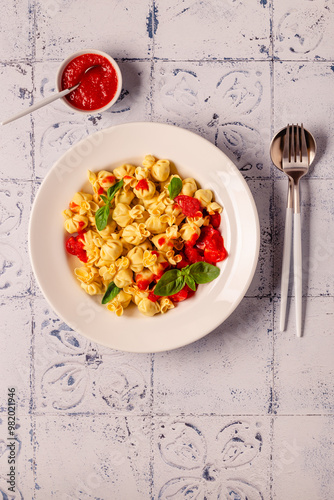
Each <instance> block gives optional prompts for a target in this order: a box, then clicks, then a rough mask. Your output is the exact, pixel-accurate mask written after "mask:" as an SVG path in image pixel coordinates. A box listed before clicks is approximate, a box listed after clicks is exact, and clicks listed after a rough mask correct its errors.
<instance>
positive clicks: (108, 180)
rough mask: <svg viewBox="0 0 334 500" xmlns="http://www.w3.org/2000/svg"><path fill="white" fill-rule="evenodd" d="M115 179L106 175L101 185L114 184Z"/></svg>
mask: <svg viewBox="0 0 334 500" xmlns="http://www.w3.org/2000/svg"><path fill="white" fill-rule="evenodd" d="M115 180H116V177H115V176H114V175H106V176H105V177H104V178H103V179H102V181H101V184H115Z"/></svg>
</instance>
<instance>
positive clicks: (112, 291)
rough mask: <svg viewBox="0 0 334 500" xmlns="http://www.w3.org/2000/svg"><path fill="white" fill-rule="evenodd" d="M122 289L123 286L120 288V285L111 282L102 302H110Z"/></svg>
mask: <svg viewBox="0 0 334 500" xmlns="http://www.w3.org/2000/svg"><path fill="white" fill-rule="evenodd" d="M120 291H121V288H118V286H116V285H115V283H114V282H113V281H112V282H111V283H109V285H108V288H107V291H106V293H105V294H104V295H103V298H102V304H108V302H110V301H111V300H112V299H114V298H115V297H116V295H118V294H119V292H120Z"/></svg>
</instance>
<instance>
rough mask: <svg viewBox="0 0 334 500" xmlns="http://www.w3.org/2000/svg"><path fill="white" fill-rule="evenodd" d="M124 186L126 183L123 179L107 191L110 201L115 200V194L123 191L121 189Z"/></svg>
mask: <svg viewBox="0 0 334 500" xmlns="http://www.w3.org/2000/svg"><path fill="white" fill-rule="evenodd" d="M123 184H124V181H123V179H122V180H120V181H118V182H116V184H114V185H113V186H110V188H109V189H108V191H107V196H108V200H109V201H111V200H112V199H113V197H114V196H115V194H116V193H117V191H118V190H119V189H121V187H122V186H123Z"/></svg>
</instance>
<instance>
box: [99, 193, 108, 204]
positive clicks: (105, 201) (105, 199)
mask: <svg viewBox="0 0 334 500" xmlns="http://www.w3.org/2000/svg"><path fill="white" fill-rule="evenodd" d="M100 198H102V200H103V201H104V203H105V204H107V203H109V202H108V198H107V197H106V196H104V195H103V194H100Z"/></svg>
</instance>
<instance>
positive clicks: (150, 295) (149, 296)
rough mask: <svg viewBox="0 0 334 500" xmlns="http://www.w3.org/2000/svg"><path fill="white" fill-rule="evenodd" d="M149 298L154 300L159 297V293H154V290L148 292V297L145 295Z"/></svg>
mask: <svg viewBox="0 0 334 500" xmlns="http://www.w3.org/2000/svg"><path fill="white" fill-rule="evenodd" d="M147 298H148V299H149V300H151V301H152V302H156V301H157V300H159V299H161V297H160V296H159V295H155V293H154V291H153V292H150V293H149V294H148V297H147Z"/></svg>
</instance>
